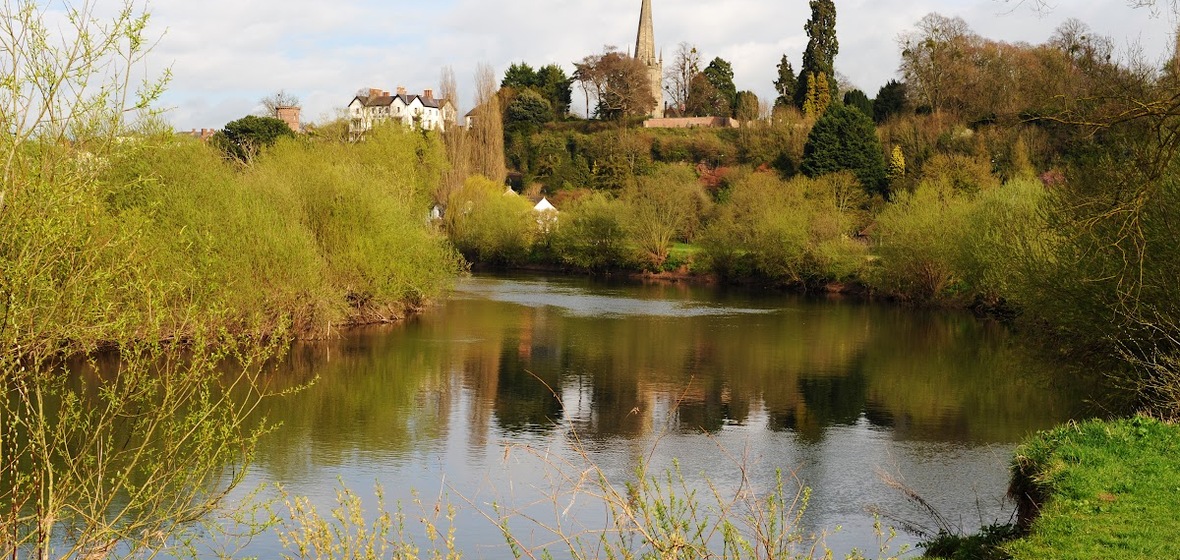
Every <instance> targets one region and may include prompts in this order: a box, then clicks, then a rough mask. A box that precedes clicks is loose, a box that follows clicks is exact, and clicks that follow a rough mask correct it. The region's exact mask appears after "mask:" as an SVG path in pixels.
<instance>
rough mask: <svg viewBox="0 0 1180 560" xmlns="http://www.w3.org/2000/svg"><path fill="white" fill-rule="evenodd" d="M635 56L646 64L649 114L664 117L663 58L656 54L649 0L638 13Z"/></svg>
mask: <svg viewBox="0 0 1180 560" xmlns="http://www.w3.org/2000/svg"><path fill="white" fill-rule="evenodd" d="M635 58H637V59H639V60H640V61H641V62H643V63H644V64H645V65H647V74H648V78H649V79H650V80H651V95H652V98H653V99H654V103H653V105H652V109H651V112H650V113H649V115H650V116H651V117H652V118H655V119H662V118H664V88H663V87H662V86H663V83H664V59H663V56H660V57H658V58H657V56H656V32H655V25H654V23H653V22H652V17H651V0H643V7H642V8H641V10H640V13H639V34H638V36H637V37H636V38H635Z"/></svg>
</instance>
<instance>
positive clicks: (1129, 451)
mask: <svg viewBox="0 0 1180 560" xmlns="http://www.w3.org/2000/svg"><path fill="white" fill-rule="evenodd" d="M1176 457H1180V426H1177V425H1175V424H1168V423H1164V422H1160V421H1158V420H1154V419H1151V418H1146V417H1141V416H1140V417H1135V418H1129V419H1122V420H1111V421H1102V420H1090V421H1087V422H1082V423H1069V424H1065V425H1062V426H1060V427H1057V428H1054V429H1052V430H1049V431H1045V432H1041V433H1039V434H1037V435H1036V436H1034V437H1032V438H1031V439H1029V440H1027V441H1026V442H1025V443H1024V444H1023V445H1021V446H1020V447H1019V448H1018V449H1017V450H1016V454H1015V458H1014V460H1013V464H1012V483H1011V487H1010V489H1009V494H1010V496H1011V497H1012V498H1013V499H1015V500H1016V502H1017V504H1018V510H1017V523H1016V526H1015V527H1012V528H1008V527H998V528H991V529H992V530H991V531H989V535H983V536H975V537H969V538H967V539H963V540H962V541H961V543H962V547H961V548H959V549H958V550H957V551H954V549H953V547H952V548H943V549H939V550H938V551H935V549H931V550H932V552H934V554H941V556H935V555H932V557H946V558H980V557H983V558H1010V559H1012V560H1036V559H1041V558H1056V559H1060V560H1069V559H1075V558H1077V559H1083V558H1103V559H1106V560H1112V559H1134V558H1180V541H1177V540H1176V538H1175V537H1176V535H1177V534H1180V515H1178V514H1177V511H1180V463H1177V461H1176ZM1016 535H1022V536H1019V537H1018V538H1015V539H1014V540H1011V541H1009V542H1006V543H1005V542H996V541H999V540H1002V537H1003V536H1016ZM997 537H998V538H997ZM989 539H990V540H991V542H990V543H988V542H987V541H988V540H989ZM980 545H982V547H981V548H975V547H979V546H980ZM969 547H971V548H970V549H968V548H969Z"/></svg>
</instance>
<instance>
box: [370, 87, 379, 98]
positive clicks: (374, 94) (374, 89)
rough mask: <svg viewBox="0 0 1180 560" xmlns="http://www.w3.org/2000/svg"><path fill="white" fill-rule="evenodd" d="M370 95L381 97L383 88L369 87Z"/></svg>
mask: <svg viewBox="0 0 1180 560" xmlns="http://www.w3.org/2000/svg"><path fill="white" fill-rule="evenodd" d="M369 97H381V90H379V89H377V88H369Z"/></svg>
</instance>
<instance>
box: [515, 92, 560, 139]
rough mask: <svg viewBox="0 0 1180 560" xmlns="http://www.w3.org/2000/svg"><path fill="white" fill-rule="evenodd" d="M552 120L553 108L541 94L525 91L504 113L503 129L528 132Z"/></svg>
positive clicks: (517, 96)
mask: <svg viewBox="0 0 1180 560" xmlns="http://www.w3.org/2000/svg"><path fill="white" fill-rule="evenodd" d="M552 120H553V107H552V106H551V105H550V104H549V101H548V100H546V99H545V98H544V97H542V96H541V94H539V93H537V92H536V91H534V90H531V89H526V90H524V91H521V92H520V93H518V94H517V95H516V99H514V100H513V101H512V103H510V104H509V105H508V108H507V109H505V111H504V129H505V130H506V131H508V132H515V131H519V130H523V131H528V130H531V129H534V128H536V127H539V126H541V125H543V124H545V123H547V122H550V121H552Z"/></svg>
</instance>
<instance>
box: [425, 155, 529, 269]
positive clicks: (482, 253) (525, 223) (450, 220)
mask: <svg viewBox="0 0 1180 560" xmlns="http://www.w3.org/2000/svg"><path fill="white" fill-rule="evenodd" d="M536 230H537V220H536V216H535V215H534V212H533V205H532V204H530V203H529V201H528V199H526V198H523V197H521V196H517V195H515V194H512V193H506V192H505V188H504V187H503V186H502V185H499V184H496V183H495V182H494V181H491V180H489V179H486V178H484V177H480V176H478V175H476V176H472V177H470V178H468V179H467V183H466V184H465V185H464V187H463V189H462V190H460V191H458V192H456V193H454V194H452V195H451V198H450V200H448V201H447V231H448V233H449V234H450V238H451V241H452V242H453V243H454V244H455V247H456V248H458V249H459V251H460V252H461V253H463V255H464V256H465V257H467V258H468V259H469V260H471V261H474V262H480V263H488V264H510V263H515V262H520V261H521V260H523V259H524V258H525V257H526V256H527V255H528V253H529V250H530V248H531V247H532V244H533V241H534V239H535V238H536Z"/></svg>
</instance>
